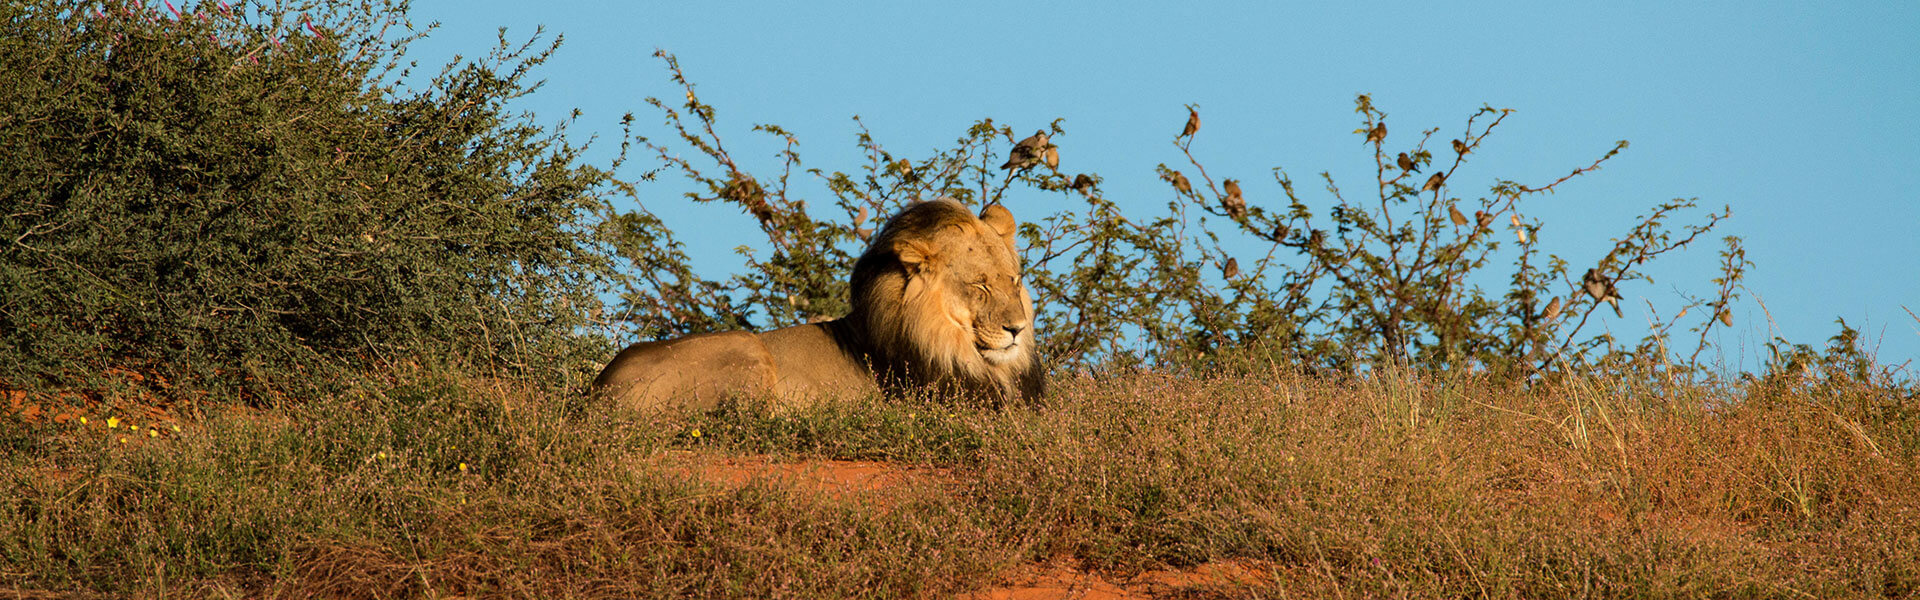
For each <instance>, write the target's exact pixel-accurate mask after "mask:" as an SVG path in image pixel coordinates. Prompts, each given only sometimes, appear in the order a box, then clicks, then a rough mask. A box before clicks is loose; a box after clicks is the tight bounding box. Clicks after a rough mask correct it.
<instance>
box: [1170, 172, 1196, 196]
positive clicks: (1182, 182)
mask: <svg viewBox="0 0 1920 600" xmlns="http://www.w3.org/2000/svg"><path fill="white" fill-rule="evenodd" d="M1172 173H1173V174H1171V175H1168V176H1167V177H1166V178H1165V179H1166V180H1167V181H1169V182H1172V183H1173V189H1174V191H1177V192H1180V193H1182V194H1185V193H1189V192H1192V191H1193V184H1192V183H1189V182H1188V181H1187V176H1185V175H1181V174H1180V172H1179V171H1173V172H1172Z"/></svg>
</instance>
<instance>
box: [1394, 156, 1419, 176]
mask: <svg viewBox="0 0 1920 600" xmlns="http://www.w3.org/2000/svg"><path fill="white" fill-rule="evenodd" d="M1393 162H1394V164H1397V165H1399V166H1400V170H1402V171H1406V172H1408V173H1419V172H1420V165H1419V164H1417V163H1414V162H1413V157H1410V156H1407V153H1405V152H1401V153H1400V156H1396V157H1394V159H1393Z"/></svg>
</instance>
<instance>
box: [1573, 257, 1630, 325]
mask: <svg viewBox="0 0 1920 600" xmlns="http://www.w3.org/2000/svg"><path fill="white" fill-rule="evenodd" d="M1580 282H1581V283H1582V284H1583V285H1585V286H1586V288H1587V295H1588V296H1593V301H1594V302H1600V301H1606V303H1607V304H1611V305H1613V316H1616V317H1625V316H1626V314H1625V313H1622V312H1620V290H1619V289H1618V288H1615V287H1614V285H1613V280H1611V279H1608V278H1607V276H1606V275H1602V274H1600V270H1599V269H1587V274H1586V275H1585V276H1583V277H1581V278H1580Z"/></svg>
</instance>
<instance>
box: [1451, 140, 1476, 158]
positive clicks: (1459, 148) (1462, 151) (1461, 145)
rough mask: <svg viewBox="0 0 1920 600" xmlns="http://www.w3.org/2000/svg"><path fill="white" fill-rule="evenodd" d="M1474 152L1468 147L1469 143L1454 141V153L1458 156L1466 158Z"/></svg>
mask: <svg viewBox="0 0 1920 600" xmlns="http://www.w3.org/2000/svg"><path fill="white" fill-rule="evenodd" d="M1472 151H1473V150H1472V149H1471V148H1468V147H1467V143H1466V142H1462V141H1460V140H1454V141H1453V153H1454V154H1458V155H1461V156H1466V155H1467V153H1468V152H1472Z"/></svg>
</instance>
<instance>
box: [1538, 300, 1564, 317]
mask: <svg viewBox="0 0 1920 600" xmlns="http://www.w3.org/2000/svg"><path fill="white" fill-rule="evenodd" d="M1558 320H1560V297H1559V296H1554V297H1553V301H1552V302H1548V303H1547V310H1546V312H1543V313H1540V322H1541V323H1552V322H1554V321H1558Z"/></svg>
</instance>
